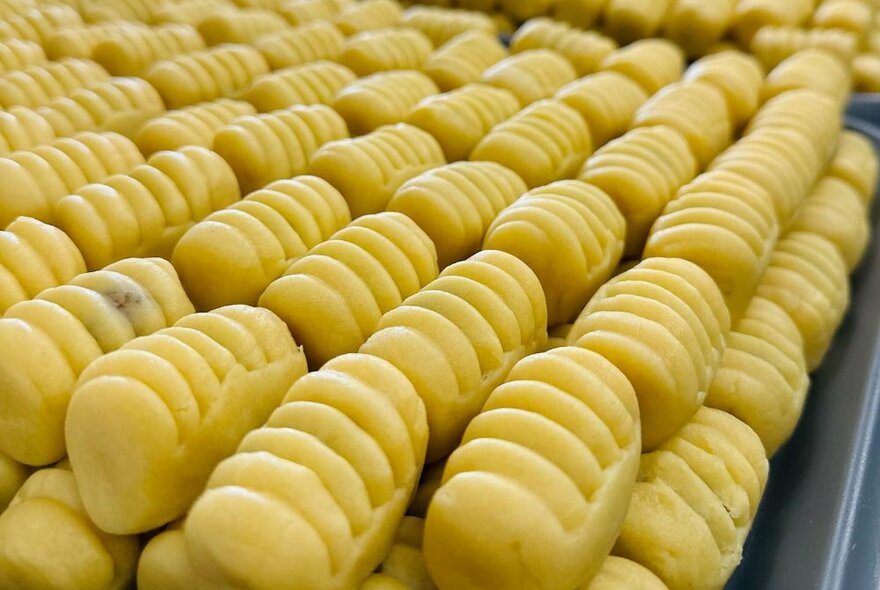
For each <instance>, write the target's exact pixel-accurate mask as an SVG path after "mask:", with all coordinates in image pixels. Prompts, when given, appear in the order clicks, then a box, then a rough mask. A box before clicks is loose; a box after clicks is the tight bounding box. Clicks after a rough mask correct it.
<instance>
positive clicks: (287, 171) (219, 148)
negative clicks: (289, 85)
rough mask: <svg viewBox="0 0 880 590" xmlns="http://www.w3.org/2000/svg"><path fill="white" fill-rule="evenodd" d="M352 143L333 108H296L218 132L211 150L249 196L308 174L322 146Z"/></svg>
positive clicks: (244, 119)
mask: <svg viewBox="0 0 880 590" xmlns="http://www.w3.org/2000/svg"><path fill="white" fill-rule="evenodd" d="M347 137H348V129H347V128H346V126H345V121H344V120H343V119H342V117H341V116H339V114H338V113H336V111H334V110H332V109H331V108H330V107H327V106H324V105H311V106H292V107H290V108H288V109H284V110H280V111H273V112H271V113H265V114H261V115H245V116H244V117H240V118H238V119H235V120H234V121H233V122H232V123H230V124H229V125H227V126H226V127H223V128H222V129H221V130H220V131H218V132H217V134H216V135H215V136H214V143H213V146H212V147H213V150H214V151H215V152H217V153H218V154H220V155H221V156H222V157H223V158H224V159H225V160H226V161H227V162H229V165H230V166H231V167H232V169H233V170H234V171H235V176H236V177H237V178H238V182H239V185H240V186H241V189H242V192H243V193H249V192H251V191H254V190H256V189H258V188H260V187H263V186H266V185H267V184H269V183H270V182H272V181H273V180H278V179H281V178H290V177H292V176H296V175H298V174H305V173H306V171H307V170H308V167H309V162H310V161H311V159H312V157H313V156H314V154H315V153H316V152H317V150H318V149H319V148H320V147H321V146H322V145H324V144H326V143H327V142H331V141H334V140H338V139H343V138H347ZM319 176H320V175H319Z"/></svg>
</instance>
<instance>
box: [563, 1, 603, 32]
mask: <svg viewBox="0 0 880 590" xmlns="http://www.w3.org/2000/svg"><path fill="white" fill-rule="evenodd" d="M607 4H608V0H556V1H555V2H553V6H552V7H551V8H550V10H551V11H552V13H553V17H554V18H555V19H556V20H558V21H562V22H565V23H568V24H570V25H572V26H575V27H579V28H581V29H590V28H593V25H594V24H596V21H598V20H599V18H600V17H601V16H602V11H603V10H604V9H605V6H606V5H607Z"/></svg>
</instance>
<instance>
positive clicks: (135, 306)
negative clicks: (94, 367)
mask: <svg viewBox="0 0 880 590" xmlns="http://www.w3.org/2000/svg"><path fill="white" fill-rule="evenodd" d="M192 312H193V307H192V304H191V303H190V302H189V299H187V298H186V295H185V294H184V292H183V288H182V287H181V286H180V282H179V280H178V278H177V274H176V273H175V272H174V269H173V268H172V266H171V264H170V263H169V262H167V261H165V260H160V259H142V258H132V259H128V260H122V261H120V262H117V263H115V264H112V265H110V266H108V267H107V268H105V269H103V270H100V271H96V272H92V273H86V274H81V275H78V276H77V277H75V278H74V279H72V280H71V281H70V282H68V283H67V284H65V285H61V286H58V287H52V288H51V289H46V290H45V291H43V292H42V293H40V294H39V295H37V297H35V298H34V299H31V300H28V301H22V302H20V303H16V304H15V305H13V306H12V307H10V308H9V309H8V310H6V313H5V314H4V315H3V318H2V319H0V350H2V351H3V354H2V355H0V383H2V384H3V390H4V392H5V393H4V396H3V397H2V399H0V420H2V422H3V423H4V424H5V425H6V426H5V427H4V428H3V429H2V431H0V452H3V453H5V454H7V455H9V456H10V457H12V458H13V459H15V460H17V461H19V462H21V463H25V464H28V465H37V466H38V465H47V464H49V463H53V462H55V461H58V460H59V459H61V458H63V457H64V455H65V443H64V419H65V415H66V413H67V407H68V404H69V402H70V396H71V395H72V394H73V388H74V386H75V384H76V380H77V378H78V377H79V375H80V373H82V371H83V370H84V369H85V368H86V366H87V365H88V364H89V363H91V361H93V360H94V359H96V358H98V357H99V356H101V355H102V354H104V353H107V352H110V351H111V350H116V349H117V348H119V347H121V346H122V345H124V344H125V343H127V342H128V341H130V340H133V339H134V338H135V337H137V336H141V335H145V334H150V333H152V332H155V331H157V330H161V329H162V328H165V327H167V326H169V325H171V324H173V323H174V322H176V321H177V320H178V319H180V318H181V317H183V316H185V315H187V314H190V313H192Z"/></svg>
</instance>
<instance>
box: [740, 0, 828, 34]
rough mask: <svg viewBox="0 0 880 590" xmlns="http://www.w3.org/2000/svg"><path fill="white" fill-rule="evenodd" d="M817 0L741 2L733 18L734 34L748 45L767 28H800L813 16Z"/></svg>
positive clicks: (742, 0)
mask: <svg viewBox="0 0 880 590" xmlns="http://www.w3.org/2000/svg"><path fill="white" fill-rule="evenodd" d="M815 5H816V0H740V1H739V2H738V3H737V5H736V12H735V14H734V17H733V32H734V33H735V34H736V36H737V38H738V39H739V40H740V41H741V42H743V43H748V42H750V41H752V40H753V38H754V35H755V33H756V32H757V31H759V30H760V29H761V28H763V27H766V26H790V27H798V26H800V25H803V24H806V23H807V21H808V20H809V19H810V17H811V16H812V14H813V9H814V8H815Z"/></svg>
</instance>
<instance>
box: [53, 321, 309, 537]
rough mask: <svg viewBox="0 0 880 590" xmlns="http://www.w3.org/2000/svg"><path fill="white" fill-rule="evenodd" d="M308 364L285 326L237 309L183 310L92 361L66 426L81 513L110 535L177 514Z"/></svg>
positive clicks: (138, 529)
mask: <svg viewBox="0 0 880 590" xmlns="http://www.w3.org/2000/svg"><path fill="white" fill-rule="evenodd" d="M306 372H307V367H306V361H305V357H304V356H303V353H302V351H301V350H300V349H299V348H298V347H297V345H296V343H295V342H294V341H293V339H292V338H291V337H290V333H289V332H288V331H287V327H286V326H285V325H284V323H283V322H282V321H281V320H279V319H278V318H277V317H276V316H275V315H274V314H272V313H271V312H270V311H268V310H265V309H261V308H258V307H249V306H245V305H233V306H228V307H222V308H220V309H217V310H215V311H212V312H208V313H204V314H194V315H190V316H187V317H184V318H181V319H180V320H178V321H177V322H176V323H175V324H174V326H173V327H170V328H167V329H164V330H160V331H158V332H156V333H154V334H151V335H149V336H146V337H143V338H137V339H135V340H133V341H131V342H129V343H128V344H126V345H125V346H123V347H122V348H120V349H119V350H116V351H114V352H111V353H110V354H106V355H104V356H102V357H100V358H99V359H96V360H95V361H94V362H93V363H92V364H90V365H89V366H88V368H87V369H86V370H85V371H84V372H83V373H82V375H80V379H79V381H78V383H77V387H76V389H75V390H74V392H73V396H72V397H71V400H70V408H69V409H68V412H67V420H66V423H65V435H66V439H67V448H68V453H69V454H70V462H71V465H73V470H74V473H75V474H76V476H77V478H78V479H79V491H80V494H81V496H82V501H83V505H84V506H85V508H86V510H87V512H88V513H89V516H91V518H92V520H93V521H94V522H95V523H96V524H97V525H98V526H99V527H101V530H104V531H108V532H113V533H115V534H132V533H140V532H144V531H147V530H150V529H154V528H156V527H158V526H161V525H163V524H165V523H167V522H170V521H171V520H173V519H175V518H177V517H179V516H181V515H182V514H183V513H184V512H185V511H186V510H187V508H188V507H189V506H190V504H191V503H192V501H193V500H195V498H196V497H197V496H198V495H199V493H200V492H201V491H202V489H203V488H204V486H205V483H206V481H207V479H208V476H209V475H210V474H211V471H212V470H213V469H214V467H215V466H216V465H217V463H219V462H220V461H221V460H223V459H224V458H226V457H228V456H229V455H231V454H233V453H234V452H235V449H236V447H237V446H238V444H239V443H240V442H241V440H242V438H244V436H245V435H246V434H247V433H248V432H250V431H251V430H253V429H255V428H258V427H259V426H261V425H262V424H264V423H265V421H266V419H267V418H268V417H269V415H270V414H271V413H272V411H273V410H274V409H275V408H277V407H278V405H279V404H280V403H281V400H282V399H283V397H284V395H285V394H286V393H287V390H288V389H290V387H291V385H293V383H294V382H295V381H296V380H297V379H299V378H300V377H302V376H303V375H305V374H306ZM110 416H112V419H110V418H109V417H110Z"/></svg>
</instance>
